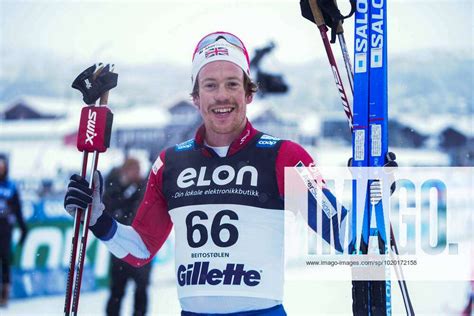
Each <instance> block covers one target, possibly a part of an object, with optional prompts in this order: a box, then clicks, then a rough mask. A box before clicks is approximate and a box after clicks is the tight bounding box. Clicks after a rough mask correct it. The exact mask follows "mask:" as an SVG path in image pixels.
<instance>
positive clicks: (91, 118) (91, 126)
mask: <svg viewBox="0 0 474 316" xmlns="http://www.w3.org/2000/svg"><path fill="white" fill-rule="evenodd" d="M87 118H88V120H87V130H86V142H85V143H86V144H87V143H89V144H91V145H94V137H96V136H97V133H96V132H95V122H96V119H97V113H96V112H94V111H92V110H89V114H88V116H87Z"/></svg>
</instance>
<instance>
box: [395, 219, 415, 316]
mask: <svg viewBox="0 0 474 316" xmlns="http://www.w3.org/2000/svg"><path fill="white" fill-rule="evenodd" d="M390 243H391V245H392V258H393V257H395V259H398V256H399V252H398V247H397V243H396V241H395V235H394V234H393V228H392V224H391V223H390ZM394 253H395V255H393V254H394ZM397 262H398V260H397ZM394 269H395V274H396V275H397V279H398V285H399V286H400V291H401V292H402V297H403V303H404V304H405V310H406V312H407V315H408V316H414V315H415V310H414V309H413V304H412V303H411V299H410V295H409V294H408V287H407V283H406V282H405V277H404V275H403V269H402V267H401V266H399V265H398V264H397V265H395V266H394Z"/></svg>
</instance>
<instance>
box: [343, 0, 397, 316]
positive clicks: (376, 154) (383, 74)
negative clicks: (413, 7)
mask: <svg viewBox="0 0 474 316" xmlns="http://www.w3.org/2000/svg"><path fill="white" fill-rule="evenodd" d="M385 1H386V0H357V5H356V13H355V37H354V39H355V42H354V50H355V52H354V61H355V62H354V66H355V67H354V107H353V108H354V110H353V111H354V114H353V115H354V121H353V166H354V167H366V166H369V167H370V166H371V167H377V166H380V167H381V166H383V164H384V157H385V154H386V152H387V148H388V141H387V140H388V138H387V129H388V128H387V127H388V125H387V120H388V116H387V67H386V66H387V45H386V31H385V26H386V5H385V4H386V3H385ZM366 176H367V175H365V176H363V177H362V178H365V177H366ZM373 209H374V211H375V214H372V210H373ZM373 215H375V222H376V224H377V225H376V227H377V228H376V229H370V228H371V220H372V216H373ZM384 215H385V214H384V210H383V209H382V203H378V204H377V205H376V206H375V207H374V208H372V206H371V205H370V202H369V198H368V196H365V197H364V199H363V201H358V199H357V195H356V188H354V191H353V217H352V236H351V242H350V245H349V247H350V248H349V250H350V251H351V252H352V253H360V254H367V253H368V248H369V241H370V237H375V238H376V239H377V241H378V246H379V252H380V253H381V254H384V253H386V250H387V249H388V248H387V247H388V243H387V238H386V234H385V224H384ZM387 280H388V281H353V286H352V298H353V306H352V309H353V313H354V315H391V297H390V293H391V291H390V280H389V279H387Z"/></svg>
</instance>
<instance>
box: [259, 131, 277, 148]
mask: <svg viewBox="0 0 474 316" xmlns="http://www.w3.org/2000/svg"><path fill="white" fill-rule="evenodd" d="M279 140H280V139H279V138H277V137H273V136H270V135H266V134H265V135H262V137H260V140H259V141H258V142H257V147H273V146H275V145H276V143H277V142H278V141H279Z"/></svg>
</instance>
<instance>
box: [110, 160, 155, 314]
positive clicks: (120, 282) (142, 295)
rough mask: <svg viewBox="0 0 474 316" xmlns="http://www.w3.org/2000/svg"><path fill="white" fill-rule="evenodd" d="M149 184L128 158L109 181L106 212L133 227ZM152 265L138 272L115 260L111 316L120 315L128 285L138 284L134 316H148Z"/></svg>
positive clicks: (137, 164) (115, 169)
mask: <svg viewBox="0 0 474 316" xmlns="http://www.w3.org/2000/svg"><path fill="white" fill-rule="evenodd" d="M145 187H146V182H145V180H144V179H143V178H142V177H141V174H140V163H139V162H138V160H136V159H134V158H128V159H126V161H125V162H124V164H123V165H122V167H120V168H114V169H112V170H111V171H110V173H109V175H108V176H107V178H106V179H105V192H104V197H103V199H104V200H103V202H104V205H105V210H106V212H108V213H109V214H110V215H111V216H112V217H113V218H115V219H116V220H117V221H118V222H120V223H122V224H125V225H131V224H132V221H133V218H134V217H135V212H136V210H137V209H138V206H139V205H140V202H141V200H142V198H143V193H144V192H145ZM150 271H151V264H147V265H145V266H143V267H140V268H135V267H133V266H131V265H129V264H128V263H126V262H124V261H122V260H120V259H117V258H116V257H114V256H112V267H111V278H110V298H109V301H108V303H107V315H109V316H115V315H119V313H120V306H121V303H122V298H123V296H124V294H125V288H126V285H127V281H128V280H129V279H132V280H133V281H135V304H134V312H133V315H134V316H138V315H145V313H146V310H147V303H148V299H147V287H148V283H149V279H150Z"/></svg>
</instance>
